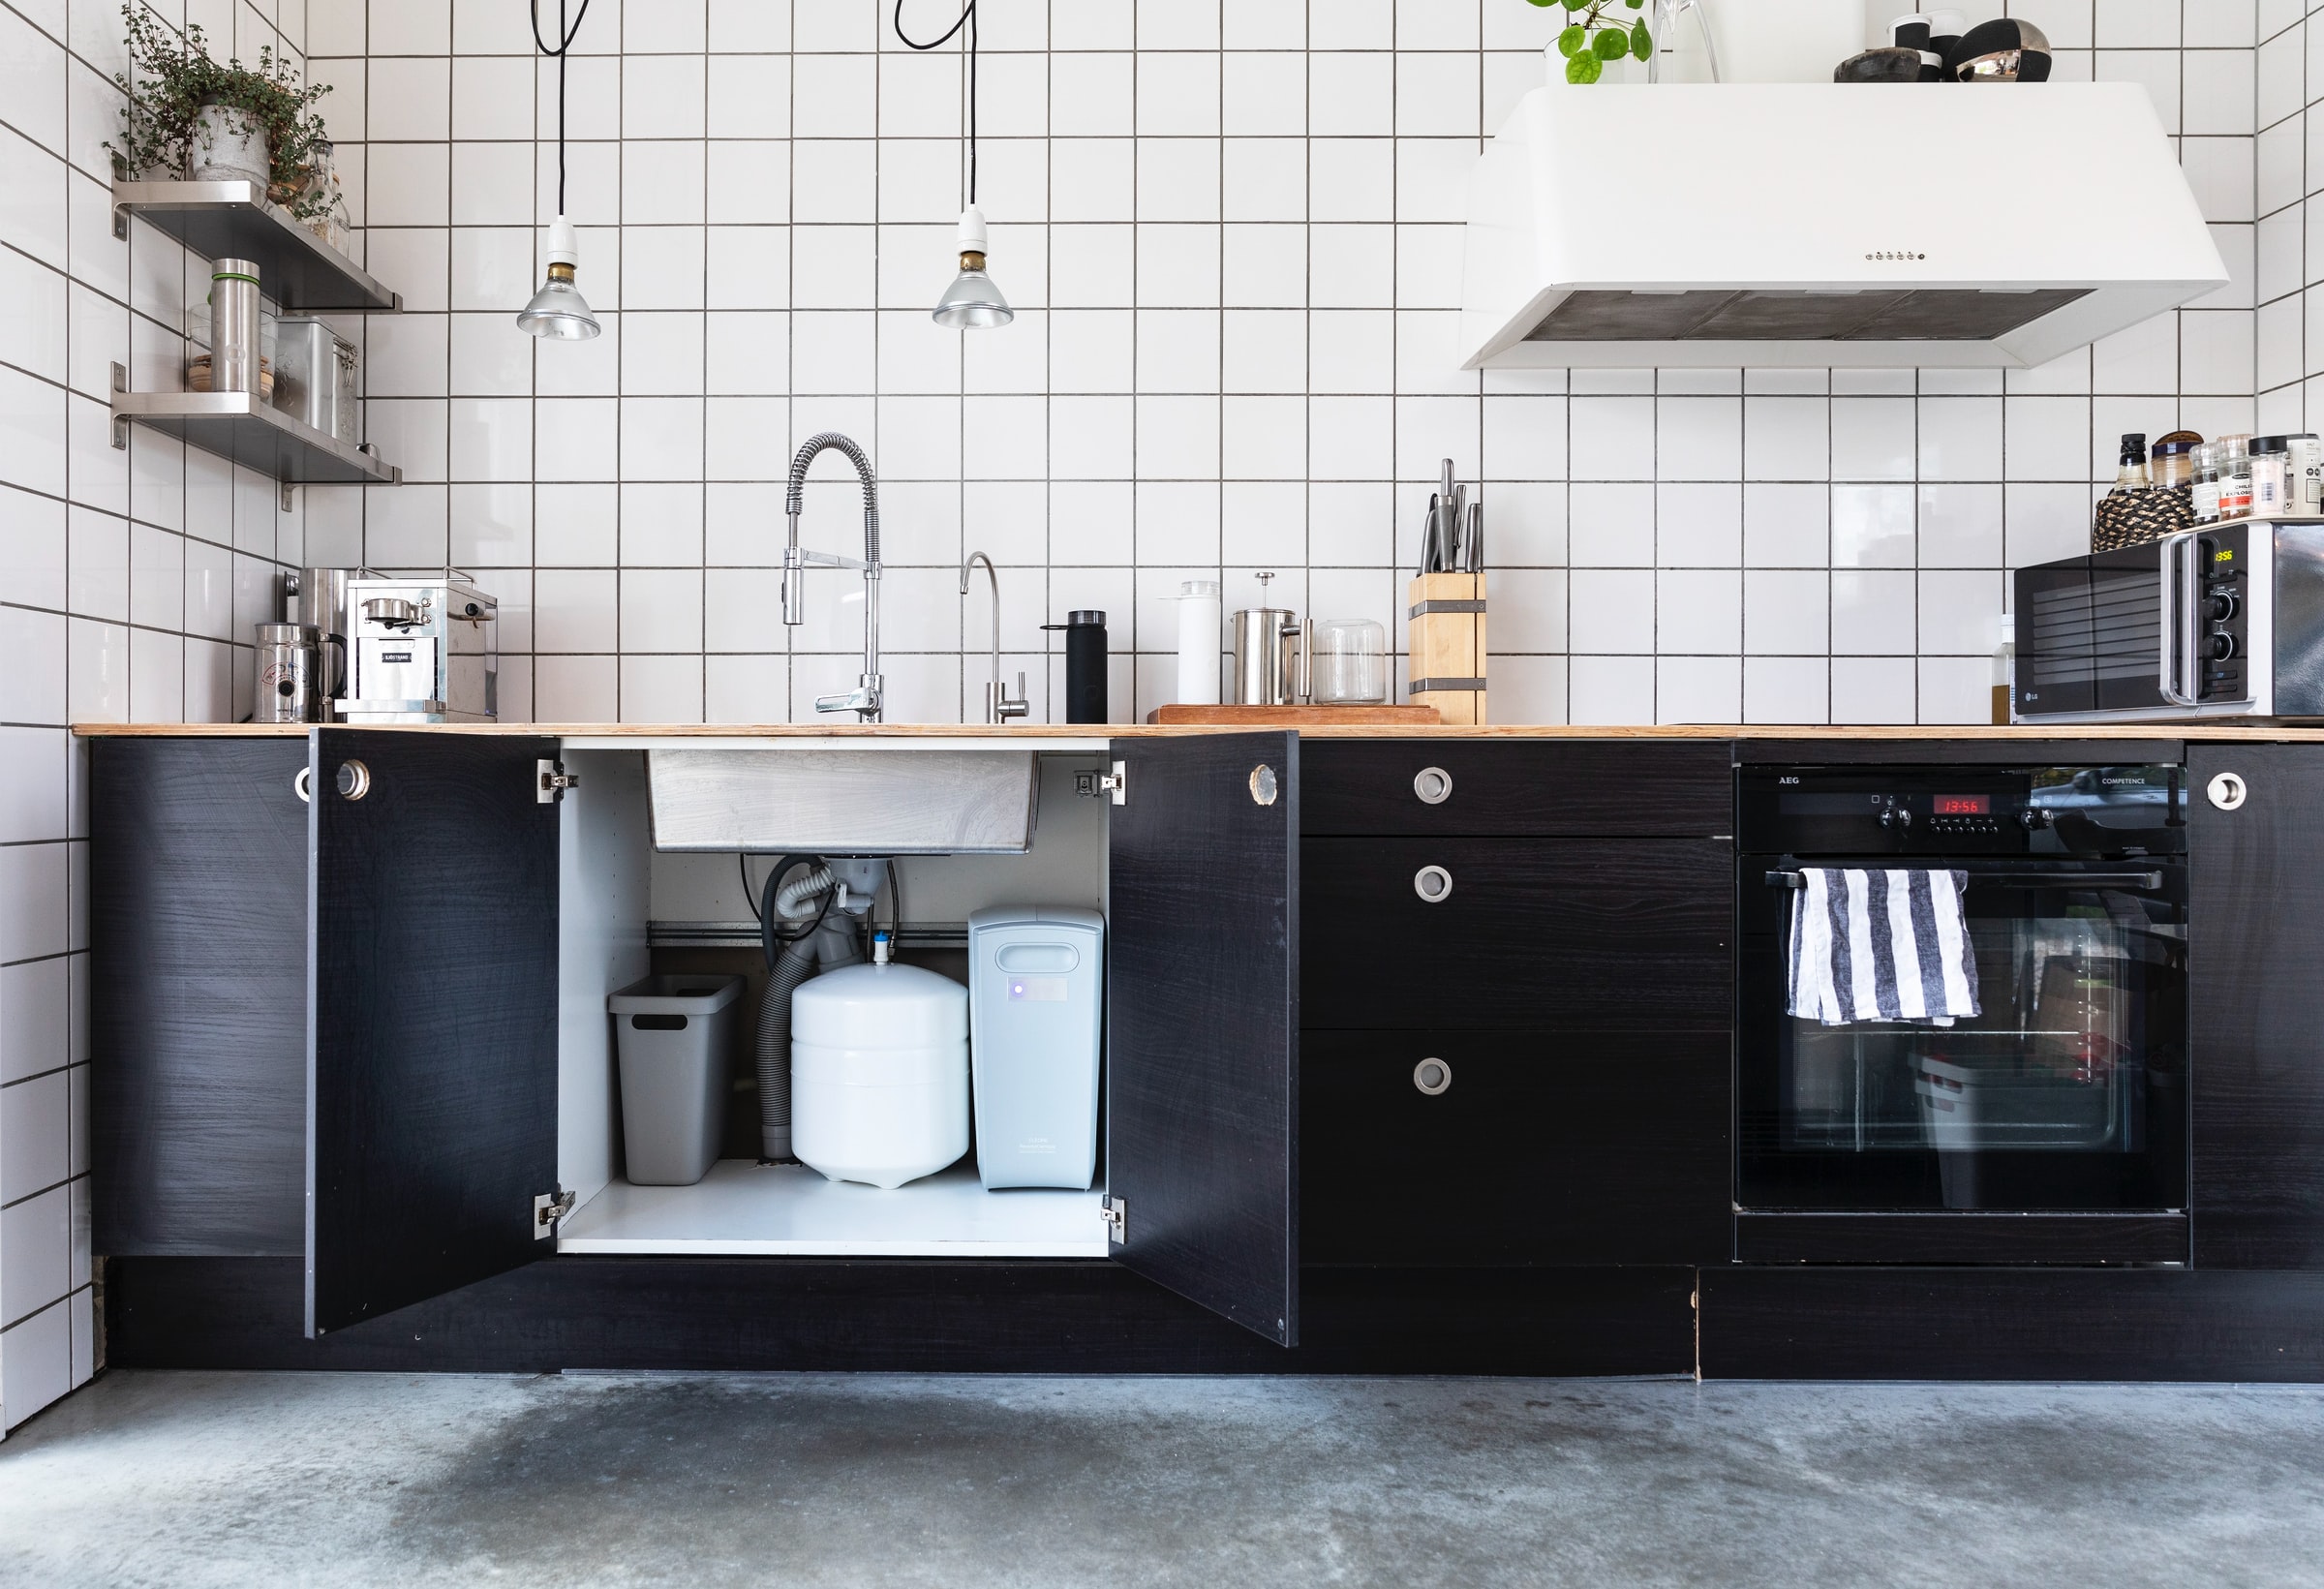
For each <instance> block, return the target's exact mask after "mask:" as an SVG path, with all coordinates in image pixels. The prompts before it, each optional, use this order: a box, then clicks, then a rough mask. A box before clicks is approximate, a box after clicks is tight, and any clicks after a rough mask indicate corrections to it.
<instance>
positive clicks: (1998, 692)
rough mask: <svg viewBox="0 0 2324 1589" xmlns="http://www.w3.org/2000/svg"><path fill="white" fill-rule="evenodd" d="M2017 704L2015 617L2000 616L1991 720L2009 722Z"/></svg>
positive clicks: (1994, 655) (1995, 654)
mask: <svg viewBox="0 0 2324 1589" xmlns="http://www.w3.org/2000/svg"><path fill="white" fill-rule="evenodd" d="M2016 704H2017V615H2016V614H2015V613H2006V612H2005V613H2003V614H2002V638H2001V643H2000V644H1999V645H1997V646H1995V647H1994V648H1993V720H1994V721H1995V722H1997V723H2004V724H2005V723H2008V722H2009V721H2011V720H2012V719H2011V712H2012V710H2013V709H2014V707H2015V706H2016Z"/></svg>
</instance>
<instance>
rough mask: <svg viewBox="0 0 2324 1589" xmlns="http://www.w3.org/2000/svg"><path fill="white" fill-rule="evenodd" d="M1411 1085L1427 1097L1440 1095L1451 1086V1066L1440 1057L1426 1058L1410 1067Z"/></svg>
mask: <svg viewBox="0 0 2324 1589" xmlns="http://www.w3.org/2000/svg"><path fill="white" fill-rule="evenodd" d="M1412 1085H1414V1086H1416V1087H1419V1088H1420V1089H1421V1090H1422V1092H1424V1093H1426V1094H1427V1095H1428V1096H1429V1097H1431V1098H1435V1097H1441V1096H1442V1095H1443V1094H1445V1093H1446V1092H1448V1091H1450V1090H1451V1089H1452V1066H1451V1065H1448V1064H1446V1063H1445V1062H1444V1061H1443V1060H1442V1059H1438V1058H1434V1057H1431V1058H1427V1059H1423V1060H1422V1061H1421V1062H1420V1063H1419V1064H1417V1065H1415V1066H1413V1067H1412Z"/></svg>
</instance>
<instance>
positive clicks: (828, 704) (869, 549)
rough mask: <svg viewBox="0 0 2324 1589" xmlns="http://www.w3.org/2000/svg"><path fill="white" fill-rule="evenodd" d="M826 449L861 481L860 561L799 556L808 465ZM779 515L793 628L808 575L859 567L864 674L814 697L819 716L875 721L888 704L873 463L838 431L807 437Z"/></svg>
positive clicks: (785, 605) (802, 614)
mask: <svg viewBox="0 0 2324 1589" xmlns="http://www.w3.org/2000/svg"><path fill="white" fill-rule="evenodd" d="M826 447H836V448H838V449H839V450H840V451H841V452H843V453H845V454H846V455H847V460H848V462H850V463H852V464H853V465H855V473H856V474H857V475H858V476H859V477H861V479H862V480H863V482H864V555H863V559H862V561H860V562H858V561H857V560H856V559H854V558H848V557H835V556H833V555H832V554H831V553H829V552H803V551H801V550H800V549H799V510H800V509H801V507H803V506H804V505H805V503H804V502H803V500H802V494H803V491H804V488H805V487H806V485H807V466H808V465H810V464H811V463H813V462H814V461H815V454H816V453H818V452H821V451H822V450H823V449H824V448H826ZM782 507H783V512H784V514H785V515H786V516H787V517H788V518H789V520H790V539H789V541H788V542H787V543H786V544H785V545H784V546H783V549H782V621H783V623H785V624H786V625H789V626H793V627H796V626H799V625H801V624H804V623H805V622H807V570H808V568H809V567H810V566H812V567H818V568H860V569H862V570H863V574H864V672H863V677H862V678H860V679H858V680H857V681H856V686H855V688H853V689H851V690H849V691H848V692H847V693H845V694H844V695H818V696H816V697H815V710H816V711H818V712H853V713H854V714H856V716H857V717H858V718H861V719H862V720H863V721H865V722H877V721H879V720H880V713H881V711H882V710H883V709H884V707H885V705H886V695H887V681H886V680H884V679H882V678H881V677H880V672H879V480H878V478H877V477H876V476H875V475H873V474H872V473H871V459H869V458H867V457H865V456H864V449H863V448H862V447H859V446H857V445H856V444H855V443H853V442H851V441H849V440H848V439H847V438H846V437H844V436H841V434H840V433H839V432H837V431H825V432H823V433H822V434H821V435H819V436H810V437H809V438H808V441H807V444H806V445H805V446H803V447H801V448H800V449H799V455H798V456H797V457H795V458H793V459H792V460H791V483H790V489H789V490H788V491H787V492H785V493H784V496H783V504H782Z"/></svg>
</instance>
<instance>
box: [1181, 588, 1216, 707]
mask: <svg viewBox="0 0 2324 1589" xmlns="http://www.w3.org/2000/svg"><path fill="white" fill-rule="evenodd" d="M1177 602H1178V688H1177V692H1176V693H1174V694H1173V695H1172V696H1171V699H1172V700H1174V701H1176V702H1177V703H1178V704H1179V705H1180V706H1216V705H1217V704H1218V655H1219V652H1218V644H1219V627H1218V625H1219V610H1218V581H1217V580H1215V579H1189V580H1186V581H1185V582H1183V583H1182V584H1180V585H1179V586H1178V595H1177Z"/></svg>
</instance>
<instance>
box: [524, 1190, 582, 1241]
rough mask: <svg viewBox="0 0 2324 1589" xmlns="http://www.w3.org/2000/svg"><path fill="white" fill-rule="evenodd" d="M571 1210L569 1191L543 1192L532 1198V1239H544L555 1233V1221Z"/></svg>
mask: <svg viewBox="0 0 2324 1589" xmlns="http://www.w3.org/2000/svg"><path fill="white" fill-rule="evenodd" d="M572 1211H573V1194H572V1193H570V1192H543V1193H541V1194H540V1195H539V1196H538V1197H536V1198H535V1199H534V1200H533V1239H534V1240H535V1241H546V1240H547V1239H548V1238H550V1237H552V1236H555V1235H556V1234H557V1222H558V1221H559V1220H561V1219H563V1218H564V1217H565V1216H566V1214H569V1213H571V1212H572Z"/></svg>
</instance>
